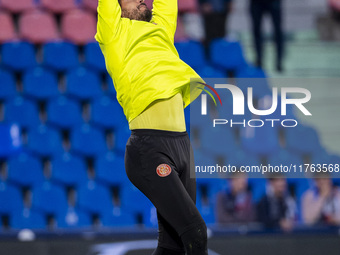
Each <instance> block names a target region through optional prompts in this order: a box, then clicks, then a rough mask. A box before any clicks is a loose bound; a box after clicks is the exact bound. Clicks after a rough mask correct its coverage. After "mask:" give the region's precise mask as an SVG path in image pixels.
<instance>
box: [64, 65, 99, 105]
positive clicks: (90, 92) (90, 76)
mask: <svg viewBox="0 0 340 255" xmlns="http://www.w3.org/2000/svg"><path fill="white" fill-rule="evenodd" d="M66 86H67V89H66V93H67V94H68V95H71V96H74V97H75V98H78V99H81V100H88V99H94V98H96V97H98V96H100V95H101V94H102V93H103V92H102V89H101V83H100V79H99V76H98V75H97V74H96V73H95V72H93V71H91V70H90V69H87V68H84V67H79V68H76V69H74V70H72V71H70V72H69V73H68V74H67V75H66Z"/></svg>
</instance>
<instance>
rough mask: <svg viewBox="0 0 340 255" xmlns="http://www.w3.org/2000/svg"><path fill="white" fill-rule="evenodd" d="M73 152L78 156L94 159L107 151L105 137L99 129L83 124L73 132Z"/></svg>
mask: <svg viewBox="0 0 340 255" xmlns="http://www.w3.org/2000/svg"><path fill="white" fill-rule="evenodd" d="M71 150H72V151H73V152H75V153H77V154H80V155H83V156H86V157H93V156H96V155H98V154H101V153H103V152H105V151H106V150H107V146H106V142H105V137H104V134H103V132H100V131H99V129H97V128H95V127H93V126H91V125H89V124H82V125H80V126H77V127H75V128H73V129H72V131H71Z"/></svg>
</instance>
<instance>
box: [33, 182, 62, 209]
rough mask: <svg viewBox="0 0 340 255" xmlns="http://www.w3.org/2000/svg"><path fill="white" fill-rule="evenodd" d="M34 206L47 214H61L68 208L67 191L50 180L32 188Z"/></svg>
mask: <svg viewBox="0 0 340 255" xmlns="http://www.w3.org/2000/svg"><path fill="white" fill-rule="evenodd" d="M32 208H33V209H35V210H38V211H41V212H44V213H46V214H51V215H59V214H61V213H63V212H65V210H66V209H67V198H66V192H65V190H64V189H62V188H61V187H60V186H57V185H55V184H53V183H51V182H49V181H45V182H44V183H43V184H41V185H37V186H35V187H34V188H33V190H32Z"/></svg>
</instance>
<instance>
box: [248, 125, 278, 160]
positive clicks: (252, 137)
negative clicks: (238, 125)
mask: <svg viewBox="0 0 340 255" xmlns="http://www.w3.org/2000/svg"><path fill="white" fill-rule="evenodd" d="M241 146H242V148H243V149H245V150H246V151H247V152H249V153H254V154H257V155H261V156H269V155H271V154H273V153H275V152H277V151H278V150H279V149H280V145H279V134H278V129H277V128H272V127H271V126H270V125H268V124H267V125H266V124H265V125H264V126H262V127H261V128H256V127H249V126H246V127H245V128H242V129H241Z"/></svg>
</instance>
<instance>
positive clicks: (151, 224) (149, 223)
mask: <svg viewBox="0 0 340 255" xmlns="http://www.w3.org/2000/svg"><path fill="white" fill-rule="evenodd" d="M143 224H144V227H148V228H157V226H158V219H157V209H156V207H155V206H151V208H150V209H149V210H148V211H146V212H145V213H144V215H143Z"/></svg>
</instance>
